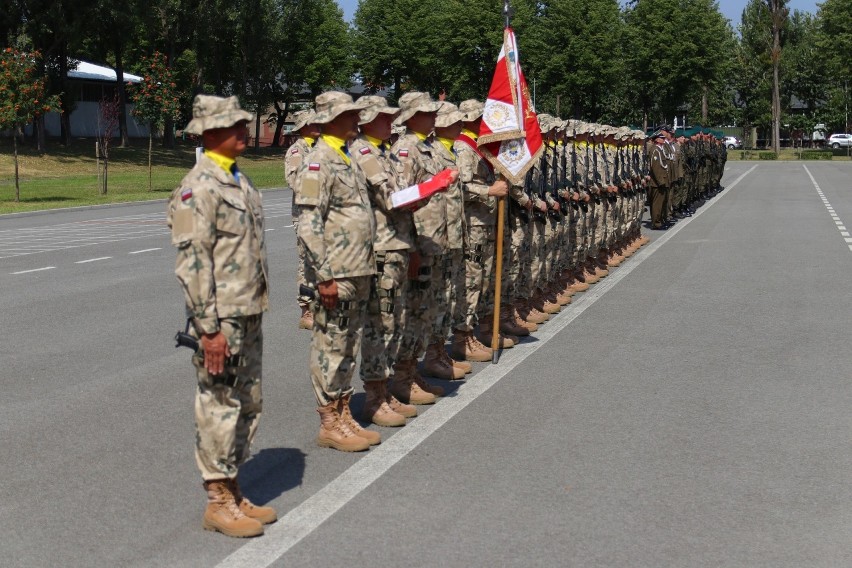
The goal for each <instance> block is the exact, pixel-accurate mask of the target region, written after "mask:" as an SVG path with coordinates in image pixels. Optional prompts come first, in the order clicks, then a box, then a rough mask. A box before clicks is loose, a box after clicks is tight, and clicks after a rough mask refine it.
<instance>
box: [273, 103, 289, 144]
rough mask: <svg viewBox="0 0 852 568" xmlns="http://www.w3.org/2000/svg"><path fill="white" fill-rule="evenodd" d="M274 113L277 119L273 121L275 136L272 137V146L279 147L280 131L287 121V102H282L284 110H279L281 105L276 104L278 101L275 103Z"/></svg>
mask: <svg viewBox="0 0 852 568" xmlns="http://www.w3.org/2000/svg"><path fill="white" fill-rule="evenodd" d="M274 104H275V113H276V115H277V116H278V119H277V120H276V121H275V136H274V137H273V138H272V147H273V148H280V147H281V132H283V130H284V123H285V122H286V121H287V111H288V109H289V107H290V103H289V102H285V103H284V110H283V111H282V110H281V107H280V106H279V105H278V102H277V101H276V102H275V103H274Z"/></svg>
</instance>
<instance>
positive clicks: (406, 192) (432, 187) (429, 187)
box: [390, 169, 454, 209]
mask: <svg viewBox="0 0 852 568" xmlns="http://www.w3.org/2000/svg"><path fill="white" fill-rule="evenodd" d="M453 179H454V178H453V172H452V170H450V169H446V170H442V171H440V172H438V173H437V174H435V175H434V176H432V177H430V178H429V179H427V180H426V181H424V182H423V183H419V184H417V185H412V186H409V187H406V188H405V189H400V190H398V191H396V192H394V193H392V194H391V196H390V197H391V205H392V206H393V208H394V209H398V208H400V207H408V206H410V205H412V204H414V203H417V202H418V201H420V200H422V199H427V198H429V197H432V195H434V194H436V193H438V192H440V191H444V190H445V189H447V188H448V187H449V186H450V184H451V183H453Z"/></svg>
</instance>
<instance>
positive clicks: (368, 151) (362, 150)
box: [359, 148, 373, 156]
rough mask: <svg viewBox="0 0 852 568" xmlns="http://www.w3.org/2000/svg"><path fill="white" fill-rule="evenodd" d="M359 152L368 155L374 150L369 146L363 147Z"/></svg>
mask: <svg viewBox="0 0 852 568" xmlns="http://www.w3.org/2000/svg"><path fill="white" fill-rule="evenodd" d="M359 152H361V155H362V156H366V155H367V154H372V152H373V151H372V150H370V149H369V148H361V149H360V150H359Z"/></svg>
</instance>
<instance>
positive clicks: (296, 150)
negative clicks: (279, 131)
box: [290, 148, 299, 154]
mask: <svg viewBox="0 0 852 568" xmlns="http://www.w3.org/2000/svg"><path fill="white" fill-rule="evenodd" d="M290 153H291V154H298V153H299V149H298V148H293V149H292V150H290Z"/></svg>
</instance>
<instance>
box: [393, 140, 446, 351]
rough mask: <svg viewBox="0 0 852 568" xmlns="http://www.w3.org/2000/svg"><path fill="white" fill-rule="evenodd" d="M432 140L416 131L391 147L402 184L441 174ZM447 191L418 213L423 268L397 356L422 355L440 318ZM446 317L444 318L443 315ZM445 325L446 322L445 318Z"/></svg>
mask: <svg viewBox="0 0 852 568" xmlns="http://www.w3.org/2000/svg"><path fill="white" fill-rule="evenodd" d="M434 152H435V149H434V148H433V147H432V143H431V142H430V141H429V140H428V139H426V140H420V138H419V137H418V136H417V134H415V133H414V132H411V131H407V132H406V133H405V134H403V135H401V136H400V137H399V139H398V140H397V141H396V143H395V144H394V145H393V147H392V148H391V153H392V154H393V155H394V156H395V157H396V159H397V160H398V163H399V166H398V169H399V181H400V186H401V187H408V186H412V185H415V184H418V183H422V182H424V181H426V180H427V179H429V178H430V177H432V176H433V175H435V174H436V173H438V171H439V168H438V165H437V164H436V163H435V160H434ZM445 199H446V198H445V196H444V195H443V193H436V194H434V195H432V197H430V198H429V200H428V201H427V202H426V203H425V204H424V205H422V206H421V207H420V208H419V209H417V210H416V211H415V212H414V230H415V233H416V234H417V240H416V246H417V251H418V252H419V253H420V270H419V273H418V274H417V276H416V280H412V281H409V283H408V286H407V290H406V292H405V300H406V302H405V312H404V314H403V317H402V326H401V327H402V332H401V338H400V345H399V353H398V356H397V359H398V360H399V361H406V360H410V359H416V358H419V357H420V356H421V355H422V354H423V353H424V352H425V350H426V347H427V343H426V340H428V339H429V338H428V337H427V335H429V334H431V330H432V326H433V325H434V324H435V322H436V320H437V318H438V317H442V314H439V313H438V309H437V308H438V306H437V305H436V300H435V294H436V293H435V289H436V288H438V289H440V288H442V287H443V277H444V273H443V269H444V260H443V258H444V252H445V251H446V249H447V206H446V203H445ZM442 320H443V318H442ZM441 324H443V321H441Z"/></svg>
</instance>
